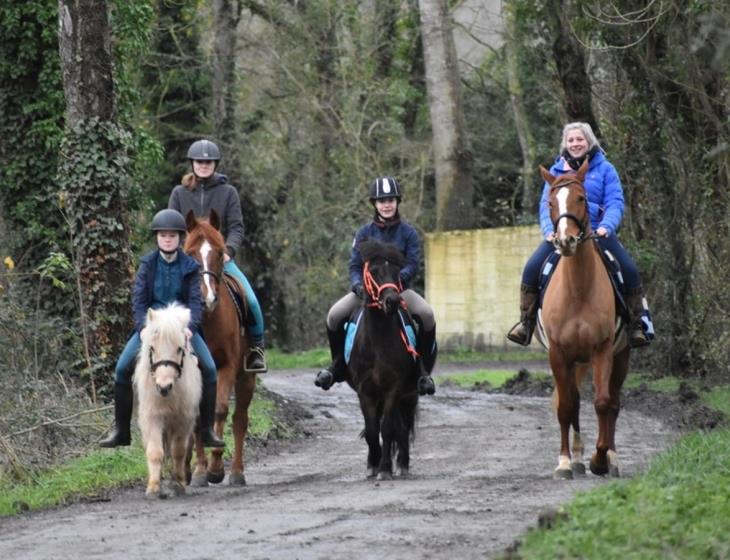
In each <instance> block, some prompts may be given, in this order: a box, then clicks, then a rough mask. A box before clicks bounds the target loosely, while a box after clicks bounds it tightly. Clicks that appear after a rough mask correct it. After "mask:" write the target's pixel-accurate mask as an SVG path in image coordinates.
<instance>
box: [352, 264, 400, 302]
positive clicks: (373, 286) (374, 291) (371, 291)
mask: <svg viewBox="0 0 730 560" xmlns="http://www.w3.org/2000/svg"><path fill="white" fill-rule="evenodd" d="M362 277H363V282H364V285H365V291H366V292H367V294H368V296H370V299H371V300H372V303H369V304H368V306H370V307H380V306H381V305H382V302H381V301H380V296H381V295H382V294H383V291H385V290H386V289H388V288H392V289H393V290H395V291H396V293H398V294H400V293H401V292H402V291H403V285H402V284H401V282H400V280H399V281H398V283H397V284H395V283H394V282H386V283H383V284H378V283H377V281H376V280H375V278H373V274H372V272H370V262H366V263H365V266H364V267H363V271H362Z"/></svg>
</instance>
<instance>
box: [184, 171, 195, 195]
mask: <svg viewBox="0 0 730 560" xmlns="http://www.w3.org/2000/svg"><path fill="white" fill-rule="evenodd" d="M196 182H197V179H196V178H195V173H186V174H185V175H183V178H182V181H181V183H182V186H183V187H185V188H186V189H188V190H189V191H191V190H193V189H194V188H195V183H196Z"/></svg>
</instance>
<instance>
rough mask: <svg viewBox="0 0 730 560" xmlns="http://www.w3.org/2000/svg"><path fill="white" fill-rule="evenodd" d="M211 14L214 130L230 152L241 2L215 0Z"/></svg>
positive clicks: (233, 120) (233, 130) (232, 142)
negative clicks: (212, 18)
mask: <svg viewBox="0 0 730 560" xmlns="http://www.w3.org/2000/svg"><path fill="white" fill-rule="evenodd" d="M213 14H214V22H215V25H214V28H215V33H214V37H213V84H212V85H213V88H212V89H213V130H214V131H215V137H216V139H217V140H218V141H220V143H221V144H222V145H223V147H224V151H225V153H227V154H233V153H234V150H233V146H234V142H235V137H236V133H235V132H236V131H235V106H236V96H235V91H236V73H235V68H236V27H237V26H238V21H239V20H240V18H241V4H240V3H239V2H236V1H235V0H233V1H231V0H215V1H214V2H213ZM229 157H230V156H229ZM228 163H229V164H230V163H231V162H230V161H229V162H228Z"/></svg>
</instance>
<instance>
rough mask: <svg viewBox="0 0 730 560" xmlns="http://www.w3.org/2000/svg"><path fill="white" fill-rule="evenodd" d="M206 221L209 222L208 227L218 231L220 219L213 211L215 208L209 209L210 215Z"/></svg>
mask: <svg viewBox="0 0 730 560" xmlns="http://www.w3.org/2000/svg"><path fill="white" fill-rule="evenodd" d="M208 221H209V222H210V225H212V226H213V227H214V228H215V229H217V230H218V231H220V229H221V218H220V216H219V215H218V212H216V211H215V208H211V209H210V215H209V216H208Z"/></svg>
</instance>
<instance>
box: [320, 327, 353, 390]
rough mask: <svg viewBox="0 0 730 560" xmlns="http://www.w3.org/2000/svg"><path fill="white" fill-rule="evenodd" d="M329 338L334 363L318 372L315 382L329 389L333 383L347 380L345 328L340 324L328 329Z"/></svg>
mask: <svg viewBox="0 0 730 560" xmlns="http://www.w3.org/2000/svg"><path fill="white" fill-rule="evenodd" d="M327 340H328V341H329V343H330V355H331V356H332V363H331V364H330V365H328V366H327V367H326V368H325V369H322V370H320V371H319V373H317V377H316V378H315V380H314V384H315V385H316V386H317V387H322V389H324V390H325V391H328V390H329V388H330V387H332V385H333V384H335V383H339V382H341V381H344V380H345V375H346V373H347V364H346V363H345V329H344V325H339V326H338V327H337V328H336V329H335V330H333V331H332V330H330V329H329V328H328V329H327Z"/></svg>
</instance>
